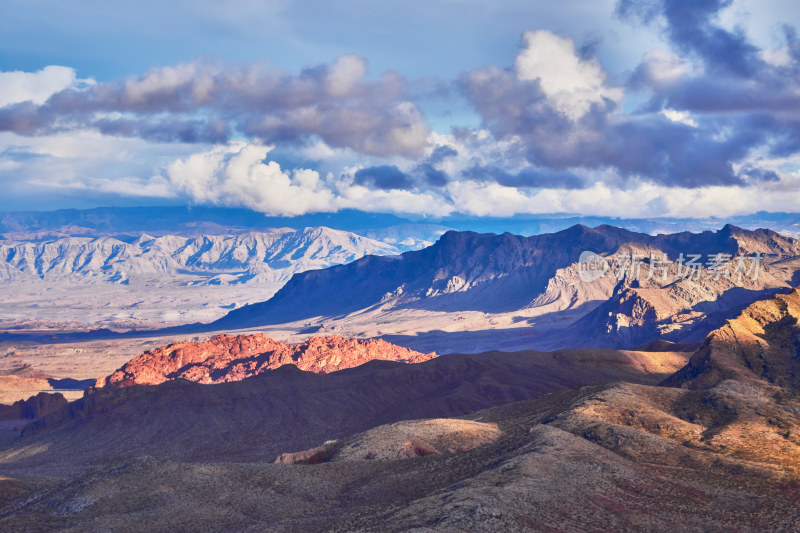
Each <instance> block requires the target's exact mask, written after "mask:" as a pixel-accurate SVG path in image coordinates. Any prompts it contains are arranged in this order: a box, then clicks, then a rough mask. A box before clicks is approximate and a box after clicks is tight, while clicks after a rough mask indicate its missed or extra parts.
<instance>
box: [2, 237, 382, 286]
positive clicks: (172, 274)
mask: <svg viewBox="0 0 800 533" xmlns="http://www.w3.org/2000/svg"><path fill="white" fill-rule="evenodd" d="M396 253H398V250H397V249H396V248H394V247H393V246H390V245H388V244H385V243H382V242H378V241H375V240H372V239H368V238H366V237H362V236H360V235H356V234H354V233H349V232H344V231H339V230H333V229H330V228H325V227H316V228H313V227H312V228H304V229H301V230H297V231H292V230H286V229H284V230H271V231H269V232H247V233H240V234H236V235H203V236H198V237H186V236H179V235H162V236H160V237H153V236H151V235H147V234H140V235H137V236H118V237H74V236H73V237H61V238H54V239H43V240H36V241H9V240H5V241H2V240H0V280H3V281H21V280H25V279H37V278H38V279H41V280H46V281H57V280H70V279H72V280H75V279H79V280H82V281H87V280H88V281H99V282H110V283H128V282H129V281H130V280H143V281H144V280H150V281H152V280H154V279H157V280H158V281H159V282H160V283H163V284H167V285H169V284H171V283H174V284H177V283H182V284H195V285H209V284H211V285H224V284H234V283H251V282H255V283H272V284H276V283H277V284H280V283H283V282H285V281H286V280H288V279H289V278H290V277H291V276H292V275H293V274H295V273H296V272H301V271H303V270H310V269H319V268H324V267H327V266H330V265H334V264H340V263H347V262H350V261H353V260H354V259H358V258H360V257H363V256H365V255H391V254H396Z"/></svg>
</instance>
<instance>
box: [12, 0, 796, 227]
mask: <svg viewBox="0 0 800 533" xmlns="http://www.w3.org/2000/svg"><path fill="white" fill-rule="evenodd" d="M0 12H2V13H3V17H0V186H2V187H3V190H4V192H5V194H4V195H3V197H2V198H0V209H5V210H11V209H49V208H56V207H91V206H97V205H150V204H187V203H190V204H204V205H228V206H243V207H248V208H251V209H254V210H257V211H262V212H265V213H269V214H273V215H298V214H304V213H308V212H329V211H337V210H340V209H353V208H356V209H364V210H370V211H376V212H392V213H400V214H402V213H411V214H416V215H432V216H443V215H448V214H454V213H465V214H469V215H474V216H489V215H495V216H512V215H514V214H517V213H557V212H570V213H583V214H587V215H611V216H630V217H641V216H701V217H705V216H722V217H724V216H729V215H737V214H747V213H751V212H756V211H765V210H766V211H795V210H796V208H795V206H796V205H797V203H798V200H800V171H798V169H800V166H799V165H798V163H799V162H800V158H798V151H800V93H798V90H797V87H798V86H800V83H799V82H800V38H798V36H797V35H796V31H795V28H798V27H800V7H798V6H797V5H796V3H793V2H790V1H787V0H768V1H761V2H756V1H753V0H748V1H742V0H734V1H733V2H729V1H722V0H694V1H689V0H619V1H602V0H601V1H589V0H585V1H584V0H580V1H565V2H530V1H528V2H516V1H514V2H500V3H498V4H497V5H489V3H486V2H477V1H471V0H439V1H436V0H428V1H417V0H412V1H406V2H391V1H387V2H374V1H367V0H364V1H347V2H317V1H308V0H307V1H296V2H288V1H279V2H259V1H249V0H234V1H231V2H225V3H220V2H210V1H208V2H207V1H199V2H198V1H196V2H188V1H175V2H169V3H166V2H158V3H157V2H150V1H143V2H138V3H130V2H116V1H111V2H109V1H106V2H99V1H83V2H71V3H68V2H60V1H59V2H56V1H42V0H25V1H8V0H0Z"/></svg>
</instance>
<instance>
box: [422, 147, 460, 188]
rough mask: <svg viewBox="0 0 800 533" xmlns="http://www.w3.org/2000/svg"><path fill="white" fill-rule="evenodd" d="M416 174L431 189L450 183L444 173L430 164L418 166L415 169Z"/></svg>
mask: <svg viewBox="0 0 800 533" xmlns="http://www.w3.org/2000/svg"><path fill="white" fill-rule="evenodd" d="M454 151H455V150H454ZM416 173H417V174H418V175H419V176H420V177H421V178H422V179H423V181H424V182H425V183H427V184H428V185H431V186H433V187H444V186H445V185H447V183H448V182H449V181H450V177H449V176H448V175H447V173H446V172H444V171H442V170H439V169H437V168H436V167H434V166H433V165H431V164H430V163H423V164H422V165H418V166H417V168H416Z"/></svg>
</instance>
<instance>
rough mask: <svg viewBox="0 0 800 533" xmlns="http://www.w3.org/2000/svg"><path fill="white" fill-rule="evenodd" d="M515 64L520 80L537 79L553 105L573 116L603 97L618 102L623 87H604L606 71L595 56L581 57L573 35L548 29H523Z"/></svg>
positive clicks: (586, 109)
mask: <svg viewBox="0 0 800 533" xmlns="http://www.w3.org/2000/svg"><path fill="white" fill-rule="evenodd" d="M522 40H523V43H524V45H525V47H524V48H523V50H522V51H521V52H520V53H519V55H518V56H517V59H516V62H515V63H514V68H515V70H516V73H517V77H519V79H521V80H538V81H539V85H540V86H541V88H542V91H543V92H544V94H545V95H546V96H547V98H548V100H550V102H551V103H552V105H553V107H555V109H557V110H558V111H560V112H561V113H564V114H565V115H566V116H568V117H569V118H571V119H572V120H577V119H579V118H581V117H582V116H584V115H585V114H586V113H587V112H589V109H590V108H591V106H592V104H595V103H600V104H602V103H604V100H605V99H608V100H611V101H614V102H620V101H621V100H622V97H623V96H624V93H623V91H622V89H618V88H609V87H606V85H605V82H606V73H605V71H604V70H603V67H601V66H600V63H598V62H597V60H595V59H581V58H580V57H578V56H577V54H576V53H575V43H574V42H573V41H572V39H568V38H565V37H560V36H558V35H556V34H554V33H552V32H549V31H547V30H541V31H533V32H526V33H525V34H524V35H523V37H522Z"/></svg>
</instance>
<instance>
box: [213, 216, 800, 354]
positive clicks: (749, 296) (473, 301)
mask: <svg viewBox="0 0 800 533" xmlns="http://www.w3.org/2000/svg"><path fill="white" fill-rule="evenodd" d="M587 251H588V252H593V253H595V254H598V255H599V256H600V257H601V258H603V260H604V261H607V262H609V263H617V264H623V265H624V261H625V260H626V259H627V260H629V259H630V258H631V257H632V256H634V255H635V256H637V257H640V258H644V259H643V260H642V261H641V262H640V263H638V266H637V268H638V270H639V272H638V273H637V275H636V276H634V275H633V270H632V269H631V268H628V267H626V268H625V269H624V270H622V269H621V270H620V271H614V269H609V271H607V272H605V274H604V275H603V276H601V277H600V278H599V279H596V280H592V281H585V280H582V279H581V272H580V268H582V267H581V265H580V262H579V259H580V257H581V254H582V253H583V252H587ZM692 255H696V256H697V257H700V258H701V259H700V263H699V264H698V270H697V272H696V275H693V276H685V275H683V276H682V275H681V274H680V272H679V269H680V268H681V265H680V264H679V262H678V258H680V257H690V256H692ZM652 257H656V258H661V257H666V258H669V261H671V263H670V264H669V265H668V266H667V267H666V268H665V269H664V271H663V272H656V267H657V265H654V264H652V259H651V258H652ZM714 257H724V258H725V260H724V261H722V262H721V266H720V267H719V268H717V270H712V269H711V266H710V264H709V261H711V260H712V259H713V258H714ZM740 258H741V261H742V263H741V264H742V265H745V266H746V268H747V269H748V270H750V271H751V275H749V276H747V275H743V274H746V272H744V270H745V269H744V268H742V269H741V271H739V273H738V275H733V274H734V273H735V272H736V268H738V267H739V265H740ZM748 258H749V259H748ZM756 258H757V259H756ZM747 261H749V263H747ZM629 262H630V261H629ZM754 262H757V263H755V264H754ZM723 269H726V270H724V272H725V273H726V274H725V275H723ZM798 270H800V241H797V240H795V239H793V238H791V237H786V236H783V235H780V234H778V233H776V232H774V231H770V230H755V231H751V230H744V229H741V228H737V227H734V226H730V225H727V226H725V227H723V228H722V229H721V230H718V231H714V232H712V231H707V232H703V233H688V232H685V233H677V234H667V235H657V236H652V235H647V234H644V233H635V232H631V231H627V230H624V229H621V228H615V227H611V226H598V227H596V228H588V227H585V226H573V227H571V228H568V229H566V230H563V231H560V232H556V233H550V234H542V235H534V236H531V237H522V236H518V235H512V234H510V233H505V234H502V235H495V234H477V233H472V232H455V231H450V232H447V233H445V234H444V235H443V236H442V237H441V238H440V239H439V240H438V241H437V242H436V243H435V244H434V245H433V246H430V247H428V248H425V249H423V250H419V251H410V252H405V253H403V254H401V255H395V256H385V257H375V256H367V257H363V258H361V259H359V260H356V261H354V262H352V263H349V264H346V265H339V266H334V267H330V268H327V269H323V270H312V271H307V272H303V273H299V274H297V275H295V276H294V277H292V279H290V280H289V281H288V282H287V283H286V285H284V286H283V287H282V288H281V289H280V290H279V291H278V292H277V293H276V294H275V295H274V296H273V297H272V298H270V299H269V300H267V301H265V302H262V303H257V304H250V305H246V306H243V307H241V308H239V309H236V310H234V311H231V312H230V313H229V314H228V315H226V316H225V317H223V318H222V319H220V320H218V321H216V322H214V323H212V324H210V325H208V329H209V330H225V329H241V328H254V327H263V326H270V325H276V324H281V325H282V327H286V324H287V323H293V324H294V326H293V327H296V328H297V330H298V331H306V330H307V331H312V330H313V328H315V327H318V328H324V327H335V328H337V331H344V332H345V333H346V334H350V333H352V334H356V335H367V336H372V334H376V333H377V334H381V335H384V336H385V337H386V338H387V339H389V340H391V341H393V342H398V343H400V344H403V345H407V346H409V347H412V348H415V349H418V350H423V351H430V350H432V349H433V350H436V351H437V352H441V351H442V350H441V348H440V346H442V345H444V344H448V345H449V348H445V350H449V351H464V350H472V351H481V350H483V349H488V346H490V343H492V342H494V343H497V342H498V339H502V340H504V341H505V342H507V344H505V347H507V348H508V347H512V348H517V349H518V348H523V347H527V348H534V349H557V348H567V347H583V346H605V347H611V348H634V347H636V346H638V345H641V344H647V343H650V342H654V341H656V340H658V339H662V338H663V339H666V340H671V341H673V342H679V343H687V342H688V343H691V342H698V341H701V340H702V339H703V338H704V336H705V335H706V334H707V333H708V332H709V331H711V330H712V329H714V328H716V327H718V326H719V325H720V324H721V323H722V322H723V321H724V320H725V319H726V318H729V317H731V316H734V315H735V314H736V313H738V312H739V311H740V310H741V309H742V308H743V307H744V306H746V305H747V304H749V303H751V302H753V301H755V300H758V299H760V298H763V297H765V296H768V295H770V294H774V293H776V292H781V291H783V292H786V291H788V290H790V289H791V288H792V287H793V286H795V285H796V284H797V282H798V281H800V275H799V274H797V272H798ZM717 272H718V273H717ZM620 273H621V274H622V275H620V276H617V275H615V274H620ZM656 274H657V275H656ZM454 319H459V320H456V321H455V322H454ZM371 324H377V325H378V326H377V327H372V329H369V328H370V327H371V326H370V325H371ZM309 328H311V329H309ZM482 331H484V332H487V333H486V335H485V337H486V339H484V338H483V337H482V335H483V334H482V333H480V332H482ZM470 332H472V333H470ZM488 332H491V335H490V334H489V333H488ZM504 336H505V337H506V338H505V339H503V337H504ZM509 343H510V344H509ZM470 346H472V348H470ZM495 346H496V344H495Z"/></svg>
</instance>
